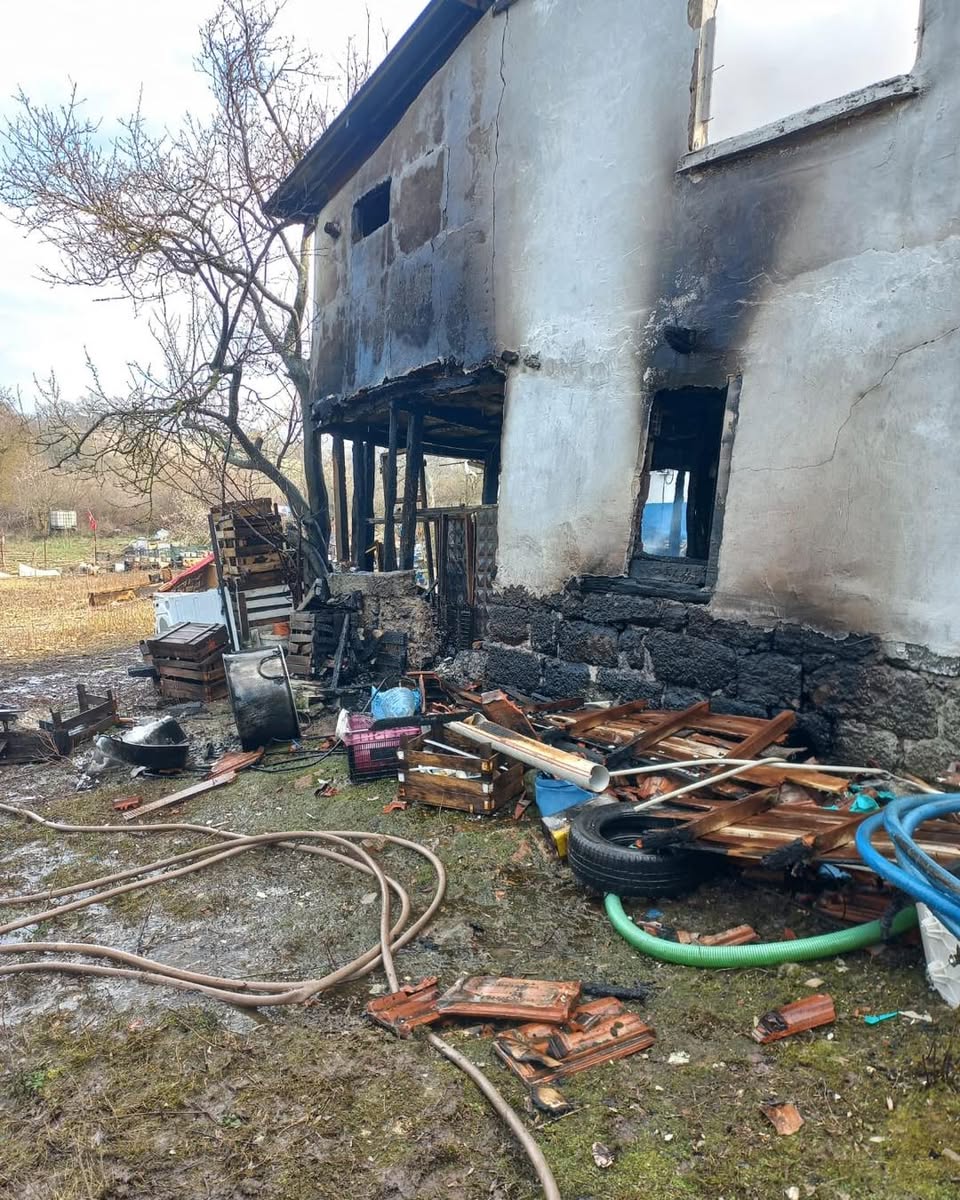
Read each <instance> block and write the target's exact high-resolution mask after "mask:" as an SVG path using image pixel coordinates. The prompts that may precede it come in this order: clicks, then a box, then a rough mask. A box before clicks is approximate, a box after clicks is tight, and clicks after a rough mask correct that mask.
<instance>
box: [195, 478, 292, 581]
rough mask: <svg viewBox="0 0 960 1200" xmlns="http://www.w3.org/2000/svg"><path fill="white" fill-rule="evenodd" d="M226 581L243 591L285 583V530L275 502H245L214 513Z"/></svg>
mask: <svg viewBox="0 0 960 1200" xmlns="http://www.w3.org/2000/svg"><path fill="white" fill-rule="evenodd" d="M210 515H211V517H212V518H213V529H214V534H215V536H216V539H217V548H218V550H219V552H220V562H221V567H222V570H223V576H224V579H227V580H229V581H230V582H231V583H233V584H235V585H236V586H237V587H238V588H239V589H240V590H244V591H245V590H247V589H248V588H258V589H261V588H272V587H278V586H282V585H283V584H284V582H285V570H284V557H283V544H284V543H283V526H282V524H281V521H280V515H279V513H277V511H276V507H275V505H274V504H273V501H272V500H269V499H265V500H244V501H239V502H237V503H234V504H228V505H226V506H224V507H223V508H215V509H213V510H212V511H211V514H210Z"/></svg>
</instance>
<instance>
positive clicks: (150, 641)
mask: <svg viewBox="0 0 960 1200" xmlns="http://www.w3.org/2000/svg"><path fill="white" fill-rule="evenodd" d="M226 644H227V630H226V626H224V625H205V624H202V623H201V622H199V621H181V622H180V624H179V625H173V626H171V628H170V629H168V630H167V632H166V633H164V634H161V635H160V637H156V638H147V642H146V646H147V651H148V652H149V654H150V656H151V658H152V659H153V660H154V663H156V660H157V659H158V658H160V659H170V658H178V659H187V660H188V661H191V662H202V661H203V660H204V659H205V658H209V657H210V655H211V654H213V652H214V651H215V650H222V649H223V647H224V646H226Z"/></svg>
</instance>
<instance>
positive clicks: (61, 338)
mask: <svg viewBox="0 0 960 1200" xmlns="http://www.w3.org/2000/svg"><path fill="white" fill-rule="evenodd" d="M425 2H426V0H369V4H368V5H366V4H364V3H363V0H288V3H287V8H286V10H285V15H284V20H285V21H286V22H287V23H288V27H290V28H292V29H295V30H296V32H297V34H298V36H302V37H303V38H304V39H305V40H306V41H307V42H308V44H310V45H311V47H312V48H313V49H314V50H315V51H316V52H317V53H318V54H320V55H322V56H323V57H324V59H325V61H326V62H327V63H328V64H330V66H331V67H332V66H334V64H335V63H336V62H337V61H338V58H339V56H340V55H341V54H342V51H343V48H344V47H345V45H346V43H347V39H348V38H349V37H350V36H351V35H353V36H357V35H361V34H365V31H366V8H367V7H369V10H370V13H371V17H372V21H373V25H374V27H375V28H377V27H379V26H380V25H381V24H382V25H383V27H384V28H385V29H386V31H387V35H388V36H389V39H390V44H393V43H395V42H396V41H397V39H398V37H399V36H400V35H401V34H402V33H403V31H404V30H405V29H406V28H407V27H408V26H409V24H410V23H411V21H413V19H414V18H415V17H416V15H417V14H418V13H419V12H420V10H421V9H422V8H423V6H424V4H425ZM596 2H597V5H598V12H600V11H602V7H603V4H604V2H605V0H596ZM663 2H666V3H680V2H681V0H663ZM0 4H2V17H3V34H4V36H3V38H2V39H0V80H2V81H3V85H4V86H3V93H2V94H0V120H2V118H3V116H4V115H6V114H9V112H10V111H11V105H12V99H11V97H12V95H13V94H14V93H15V92H16V90H17V88H18V87H22V88H23V90H24V91H25V92H26V93H27V95H29V96H30V97H31V98H32V99H34V100H37V101H43V102H47V103H57V102H59V101H60V100H62V99H64V98H65V97H66V96H67V95H68V94H69V89H70V86H71V81H72V82H74V83H76V85H77V88H78V93H79V95H81V96H82V97H84V98H85V99H86V101H87V104H88V108H89V111H90V113H91V114H96V115H104V116H106V117H110V116H116V115H120V114H123V113H126V112H129V111H130V110H131V109H133V108H134V107H135V106H136V103H137V98H138V95H139V93H140V90H141V88H142V90H143V108H144V112H145V113H146V114H147V115H148V116H149V117H150V118H151V119H152V120H153V121H155V122H157V123H158V124H167V125H170V126H174V125H176V124H177V123H178V121H179V119H180V118H181V117H182V115H183V113H184V112H185V111H190V110H193V111H202V109H203V107H204V105H205V92H204V85H203V81H202V79H201V78H200V77H199V76H198V75H197V74H196V72H195V71H194V69H193V65H192V57H193V55H194V53H195V51H196V47H197V37H196V31H197V27H198V26H199V24H200V23H201V22H202V21H203V20H204V19H206V18H207V17H208V16H209V15H210V14H211V13H212V12H214V11H215V9H216V0H140V3H139V4H137V5H132V4H130V3H129V0H46V3H45V4H44V5H43V8H42V10H38V9H34V8H33V6H32V5H31V4H22V3H16V4H15V3H14V2H13V0H0ZM918 6H919V0H803V3H801V4H798V3H796V0H719V6H718V13H717V39H716V55H715V74H714V79H713V97H712V105H711V114H712V120H711V122H710V134H709V140H710V141H711V142H715V141H717V140H719V139H720V138H723V137H726V136H729V135H731V134H734V133H739V132H741V131H744V130H747V129H750V128H754V127H756V126H758V125H761V124H764V123H766V122H767V121H771V120H773V119H775V118H777V117H780V116H784V115H786V114H788V113H791V112H796V111H798V110H800V109H802V108H804V107H806V106H807V105H810V104H815V103H817V102H819V101H821V100H827V99H830V98H831V97H833V96H838V95H841V94H843V93H844V92H846V91H851V90H853V89H854V88H858V87H862V86H864V85H865V84H868V83H871V82H874V81H876V80H879V79H883V78H886V77H887V76H889V75H893V74H896V73H898V72H900V71H906V70H909V68H910V66H911V65H912V62H913V57H914V53H915V37H914V33H915V29H916V23H917V14H918ZM132 13H135V14H136V17H135V18H133V19H132V18H131V14H132ZM378 50H379V51H380V53H381V55H382V50H383V41H382V38H380V39H379V41H378ZM684 86H686V81H684ZM47 255H49V251H46V250H45V249H44V248H43V247H42V246H41V245H40V244H39V243H38V242H37V241H36V240H27V239H25V237H24V235H23V234H22V232H21V231H19V230H18V229H16V228H14V227H12V226H11V225H10V224H9V223H8V222H6V221H4V220H2V219H0V262H2V264H3V269H2V271H0V388H2V387H12V388H19V389H21V392H22V395H23V398H24V401H25V402H26V403H27V404H28V406H29V405H30V403H31V400H32V397H33V395H34V385H33V378H34V376H40V377H46V376H47V375H48V374H49V373H50V371H51V370H53V371H55V372H56V375H57V377H58V380H59V382H60V384H61V387H62V389H63V391H64V394H65V395H66V396H67V397H68V398H69V397H72V396H76V395H80V394H81V393H82V391H83V387H84V383H85V379H86V369H85V353H86V352H87V351H89V353H90V356H91V358H92V359H93V360H94V361H95V362H96V363H97V365H98V367H99V368H100V370H101V375H102V378H103V379H104V381H105V382H106V383H107V384H108V385H111V386H113V387H118V388H119V387H121V386H122V385H123V382H124V379H125V377H126V367H125V364H126V363H127V362H129V361H131V360H133V359H141V360H147V359H149V358H150V356H151V352H152V349H153V348H152V343H151V341H150V339H149V336H148V334H147V332H146V330H145V322H144V320H143V319H142V318H141V319H140V320H137V319H136V317H135V316H134V315H133V314H132V313H131V311H130V308H129V306H128V304H127V302H125V301H111V300H109V299H104V298H102V297H101V298H97V297H95V296H94V295H93V294H91V292H90V290H89V289H77V288H68V287H65V286H62V285H61V286H58V287H53V288H51V286H50V285H49V284H47V283H44V282H40V281H39V280H38V279H37V278H36V276H37V272H38V268H39V267H40V266H42V265H43V264H44V262H49V261H50V260H49V258H48V257H45V256H47Z"/></svg>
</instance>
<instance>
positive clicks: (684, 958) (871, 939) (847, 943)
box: [603, 895, 917, 971]
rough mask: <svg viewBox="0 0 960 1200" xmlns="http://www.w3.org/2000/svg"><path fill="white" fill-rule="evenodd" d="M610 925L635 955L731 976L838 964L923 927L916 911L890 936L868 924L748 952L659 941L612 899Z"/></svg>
mask: <svg viewBox="0 0 960 1200" xmlns="http://www.w3.org/2000/svg"><path fill="white" fill-rule="evenodd" d="M603 906H604V908H605V909H606V913H607V917H608V918H609V920H610V924H611V925H612V926H613V927H614V929H615V930H616V931H617V933H619V934H620V936H621V937H622V938H624V939H625V940H626V941H628V942H629V943H630V945H631V946H633V947H634V948H635V949H637V950H640V951H641V952H642V953H643V954H647V955H649V956H650V958H655V959H657V960H658V961H659V962H667V963H674V964H675V965H677V966H680V967H703V968H706V969H709V970H718V971H729V970H731V969H733V968H736V967H774V966H778V965H779V964H780V963H785V962H806V961H808V960H810V959H814V958H834V957H835V956H836V955H838V954H849V953H850V951H851V950H863V949H864V948H865V947H866V946H872V945H873V944H874V943H875V942H882V941H883V940H884V939H885V938H887V937H892V936H894V935H896V934H900V933H906V931H907V930H908V929H912V928H913V927H914V925H916V923H917V910H916V909H915V908H913V907H912V906H911V907H910V908H906V909H904V910H903V911H902V912H899V913H897V915H896V917H894V919H893V922H892V924H891V925H890V928H889V930H887V929H886V927H885V926H884V923H883V922H882V921H868V922H867V923H866V924H864V925H855V926H854V927H853V928H852V929H840V930H837V931H836V932H834V933H821V934H817V935H816V936H815V937H808V938H797V939H796V940H794V941H789V942H759V943H754V944H753V945H748V946H698V945H695V944H693V943H690V944H686V945H684V944H681V943H680V942H671V941H668V940H667V939H666V938H659V937H654V936H653V935H652V934H650V933H647V932H645V931H644V930H643V929H639V928H638V927H637V926H636V925H634V923H633V921H631V920H630V918H629V917H628V916H627V914H626V913H625V912H624V910H623V903H622V902H621V900H620V897H619V896H613V895H608V896H607V897H606V898H605V899H604V902H603Z"/></svg>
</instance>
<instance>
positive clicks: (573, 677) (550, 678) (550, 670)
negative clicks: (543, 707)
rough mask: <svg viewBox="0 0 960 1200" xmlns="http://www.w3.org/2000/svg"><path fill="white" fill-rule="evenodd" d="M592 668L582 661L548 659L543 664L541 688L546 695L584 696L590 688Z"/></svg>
mask: <svg viewBox="0 0 960 1200" xmlns="http://www.w3.org/2000/svg"><path fill="white" fill-rule="evenodd" d="M590 682H591V680H590V668H589V667H586V666H584V665H583V664H582V663H565V662H558V661H557V660H556V659H552V660H551V659H547V660H546V662H545V663H544V664H543V683H542V684H541V685H540V690H541V691H542V692H543V694H544V695H545V696H556V697H558V698H559V697H566V696H582V695H584V693H585V692H586V691H588V689H589V688H590Z"/></svg>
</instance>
